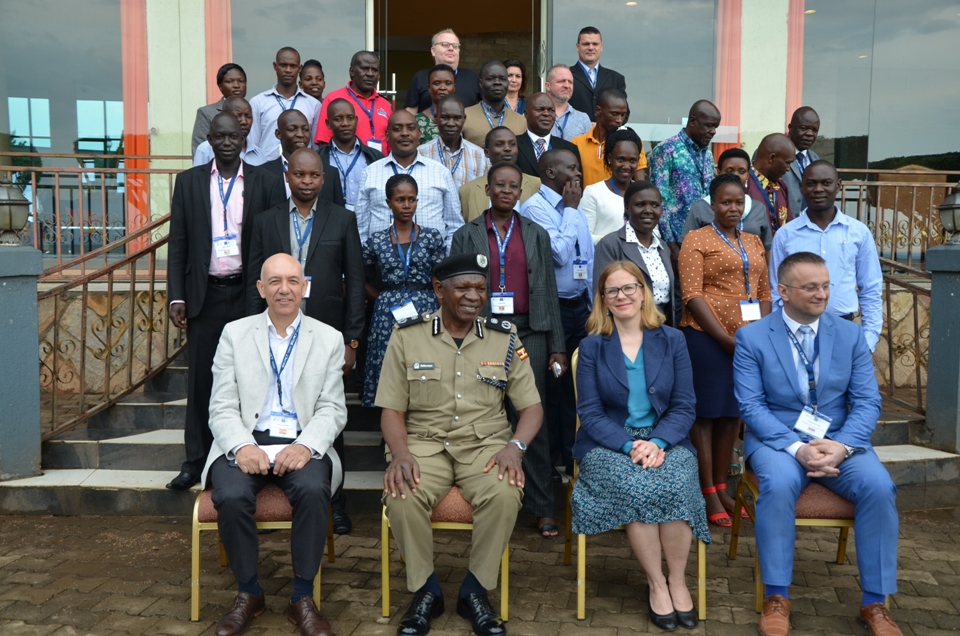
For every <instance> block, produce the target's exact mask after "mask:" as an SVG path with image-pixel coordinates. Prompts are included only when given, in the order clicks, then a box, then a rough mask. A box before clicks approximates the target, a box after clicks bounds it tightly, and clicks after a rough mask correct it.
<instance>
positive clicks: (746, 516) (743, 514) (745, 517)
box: [714, 484, 750, 519]
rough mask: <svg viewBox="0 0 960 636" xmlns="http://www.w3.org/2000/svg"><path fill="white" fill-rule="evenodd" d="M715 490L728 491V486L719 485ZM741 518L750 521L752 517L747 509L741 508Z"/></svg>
mask: <svg viewBox="0 0 960 636" xmlns="http://www.w3.org/2000/svg"><path fill="white" fill-rule="evenodd" d="M714 488H715V489H716V490H718V491H720V490H726V489H727V485H726V484H717V485H716V486H714ZM740 518H741V519H749V518H750V515H748V514H747V509H746V508H741V509H740Z"/></svg>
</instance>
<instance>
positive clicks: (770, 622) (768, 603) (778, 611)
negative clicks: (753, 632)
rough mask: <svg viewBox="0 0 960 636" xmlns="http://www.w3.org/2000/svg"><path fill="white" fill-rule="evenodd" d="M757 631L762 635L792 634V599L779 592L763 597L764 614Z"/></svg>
mask: <svg viewBox="0 0 960 636" xmlns="http://www.w3.org/2000/svg"><path fill="white" fill-rule="evenodd" d="M757 631H758V632H760V636H790V601H788V600H787V599H785V598H783V597H782V596H780V595H779V594H771V595H770V596H768V597H767V598H765V599H763V614H761V615H760V624H759V625H757Z"/></svg>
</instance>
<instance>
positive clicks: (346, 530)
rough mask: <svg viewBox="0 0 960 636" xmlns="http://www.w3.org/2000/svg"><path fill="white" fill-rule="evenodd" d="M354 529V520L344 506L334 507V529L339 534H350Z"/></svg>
mask: <svg viewBox="0 0 960 636" xmlns="http://www.w3.org/2000/svg"><path fill="white" fill-rule="evenodd" d="M351 530H353V522H352V521H350V517H349V516H348V515H347V511H346V510H344V509H343V508H334V509H333V531H334V532H336V533H337V534H350V531H351Z"/></svg>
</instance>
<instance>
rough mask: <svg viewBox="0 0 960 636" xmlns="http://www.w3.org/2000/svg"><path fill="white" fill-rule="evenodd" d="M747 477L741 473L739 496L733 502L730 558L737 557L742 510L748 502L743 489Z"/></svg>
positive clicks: (738, 485) (738, 486) (738, 488)
mask: <svg viewBox="0 0 960 636" xmlns="http://www.w3.org/2000/svg"><path fill="white" fill-rule="evenodd" d="M745 479H746V476H745V475H740V483H739V484H737V498H736V499H735V500H734V504H733V527H732V528H731V533H730V559H731V560H732V559H736V558H737V541H738V540H739V539H740V522H741V521H742V519H741V516H742V513H741V512H740V511H741V510H743V509H744V507H745V506H746V504H745V503H744V501H743V491H744V489H745V485H744V480H745Z"/></svg>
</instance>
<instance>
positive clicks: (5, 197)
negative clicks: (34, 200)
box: [0, 172, 30, 245]
mask: <svg viewBox="0 0 960 636" xmlns="http://www.w3.org/2000/svg"><path fill="white" fill-rule="evenodd" d="M0 175H3V176H0V245H21V242H20V237H19V236H18V235H17V232H19V231H20V230H22V229H23V228H24V226H26V224H27V218H28V217H29V215H30V202H29V201H27V199H26V197H24V196H23V193H22V192H20V188H18V187H16V186H15V185H13V183H12V182H11V181H10V175H9V174H4V173H2V172H0Z"/></svg>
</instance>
